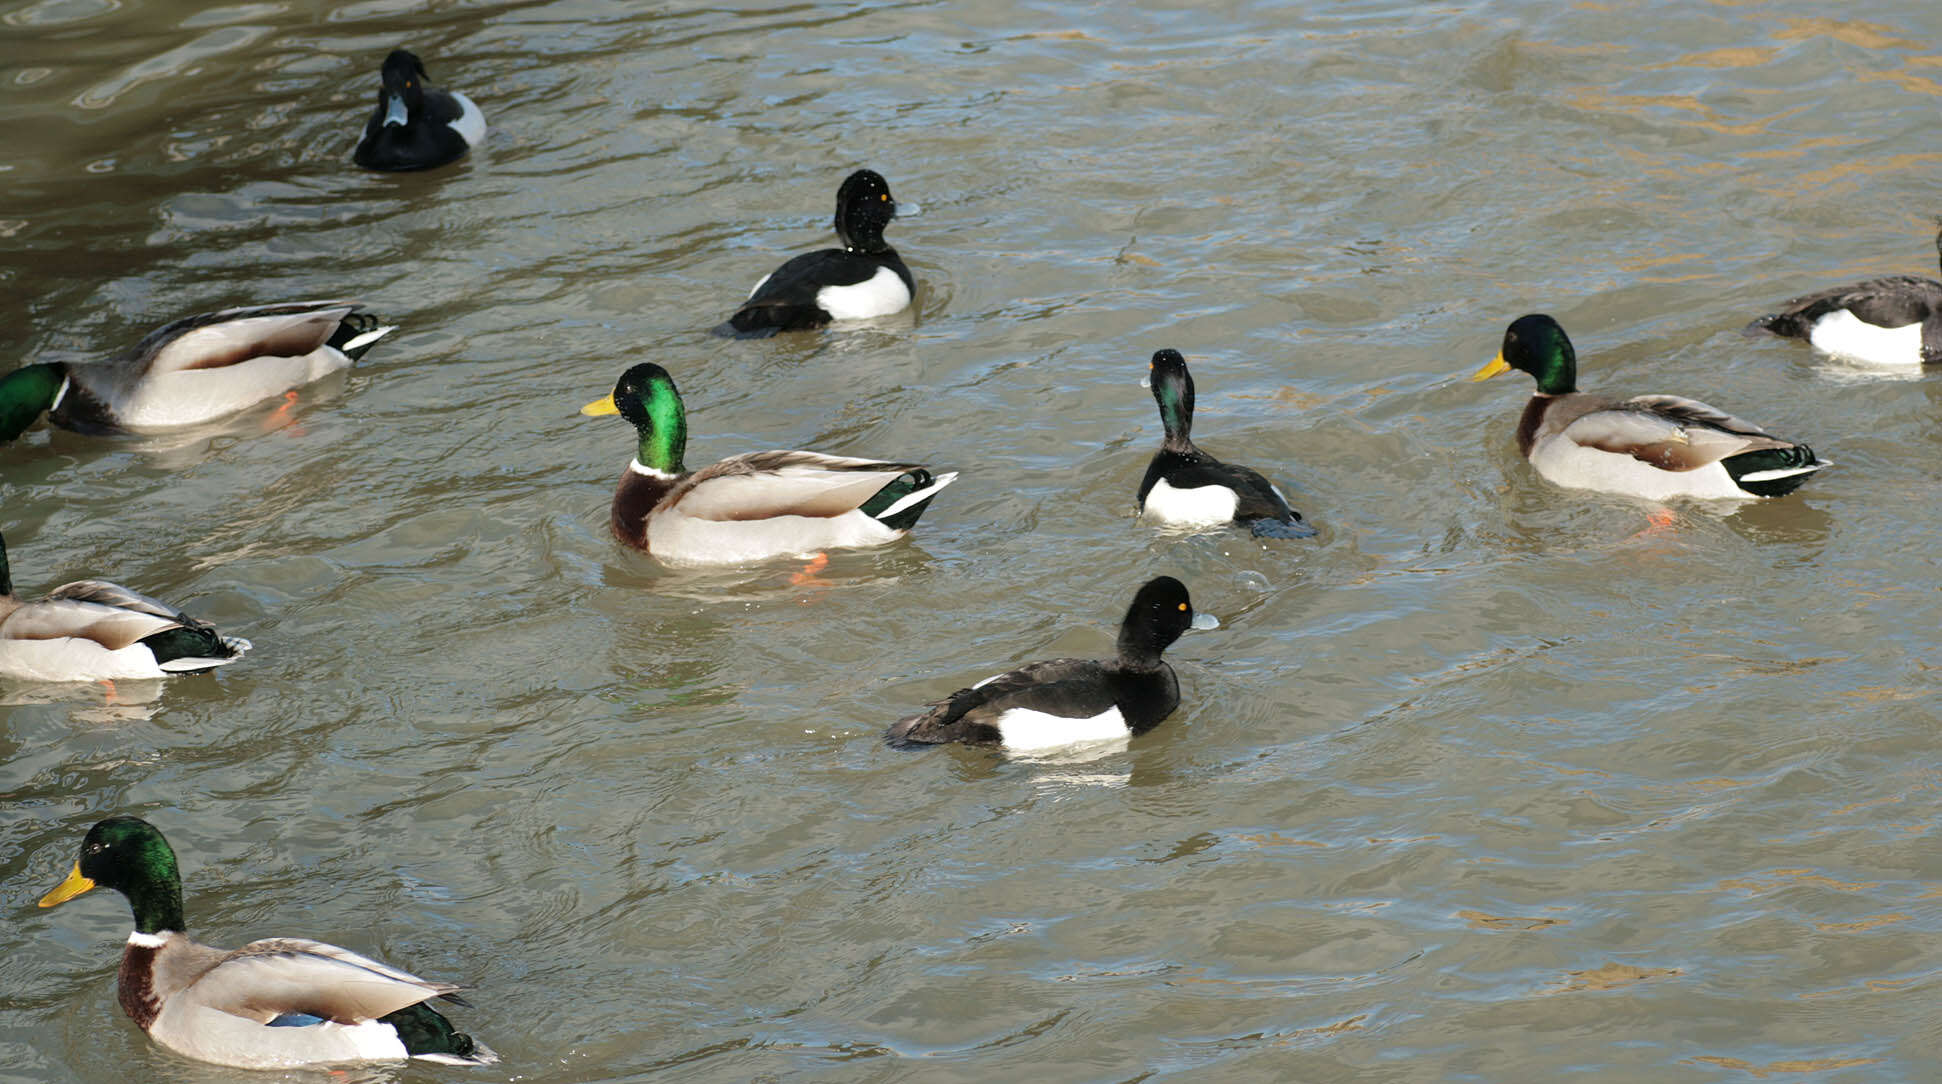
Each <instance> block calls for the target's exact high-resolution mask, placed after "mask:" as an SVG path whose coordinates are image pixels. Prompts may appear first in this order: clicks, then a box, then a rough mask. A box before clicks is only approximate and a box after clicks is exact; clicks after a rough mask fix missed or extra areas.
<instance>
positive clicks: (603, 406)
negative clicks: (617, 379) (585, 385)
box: [580, 395, 620, 418]
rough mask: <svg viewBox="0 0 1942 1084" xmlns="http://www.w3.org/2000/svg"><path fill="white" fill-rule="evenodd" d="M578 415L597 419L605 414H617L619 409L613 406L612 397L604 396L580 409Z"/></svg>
mask: <svg viewBox="0 0 1942 1084" xmlns="http://www.w3.org/2000/svg"><path fill="white" fill-rule="evenodd" d="M580 413H582V414H585V415H586V416H587V417H589V418H598V417H601V416H602V415H606V414H618V413H620V408H619V407H617V406H615V405H614V397H613V396H612V395H606V396H602V397H601V398H599V399H595V400H594V401H593V402H591V403H588V404H587V405H586V406H583V407H581V408H580Z"/></svg>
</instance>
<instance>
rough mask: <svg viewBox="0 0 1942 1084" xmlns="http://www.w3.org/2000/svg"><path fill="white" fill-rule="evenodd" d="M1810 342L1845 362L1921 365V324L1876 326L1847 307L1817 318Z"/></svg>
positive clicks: (1881, 364) (1884, 366)
mask: <svg viewBox="0 0 1942 1084" xmlns="http://www.w3.org/2000/svg"><path fill="white" fill-rule="evenodd" d="M1807 341H1808V342H1811V343H1813V344H1814V346H1815V347H1816V348H1818V349H1820V350H1822V351H1824V352H1826V353H1829V354H1832V355H1834V356H1835V357H1837V358H1841V359H1842V360H1844V361H1851V362H1855V363H1857V364H1860V365H1878V366H1881V367H1883V368H1902V367H1905V366H1917V365H1920V364H1922V325H1921V324H1907V325H1905V326H1902V327H1877V326H1875V325H1874V324H1871V323H1868V322H1867V321H1866V320H1863V319H1861V318H1860V317H1859V316H1856V315H1855V314H1853V313H1851V312H1849V311H1848V310H1846V309H1835V310H1834V311H1833V312H1830V313H1828V314H1827V315H1826V316H1823V317H1821V318H1820V319H1819V320H1816V321H1814V327H1813V330H1811V331H1809V332H1808V333H1807Z"/></svg>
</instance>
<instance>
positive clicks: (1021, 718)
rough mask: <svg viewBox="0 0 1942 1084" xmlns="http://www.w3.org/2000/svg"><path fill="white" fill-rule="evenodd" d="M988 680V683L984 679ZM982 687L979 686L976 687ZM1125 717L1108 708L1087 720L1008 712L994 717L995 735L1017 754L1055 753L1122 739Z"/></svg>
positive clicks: (1028, 711)
mask: <svg viewBox="0 0 1942 1084" xmlns="http://www.w3.org/2000/svg"><path fill="white" fill-rule="evenodd" d="M986 680H989V679H986ZM980 684H982V683H980ZM1131 733H1132V732H1131V731H1130V730H1128V729H1127V726H1126V717H1125V716H1123V715H1121V714H1120V713H1119V708H1117V707H1111V708H1107V709H1106V710H1105V711H1102V712H1100V713H1099V714H1097V715H1094V716H1092V717H1091V718H1087V719H1068V718H1066V717H1065V716H1063V715H1049V714H1047V713H1045V712H1042V711H1032V710H1031V709H1029V708H1012V709H1010V710H1009V711H1006V712H1005V713H1004V714H1002V715H1000V716H998V735H999V738H1000V739H1001V740H1002V741H1003V742H1004V745H1005V748H1007V749H1017V750H1021V751H1031V750H1037V749H1055V748H1057V747H1059V746H1061V745H1079V744H1082V743H1085V742H1096V741H1111V740H1114V739H1117V738H1125V737H1127V736H1128V735H1130V734H1131Z"/></svg>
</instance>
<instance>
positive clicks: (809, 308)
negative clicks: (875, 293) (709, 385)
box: [715, 248, 914, 338]
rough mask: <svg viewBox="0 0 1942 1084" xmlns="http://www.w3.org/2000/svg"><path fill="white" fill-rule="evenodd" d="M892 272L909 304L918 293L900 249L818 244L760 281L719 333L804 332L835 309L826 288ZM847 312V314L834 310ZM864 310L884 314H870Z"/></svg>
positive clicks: (824, 320)
mask: <svg viewBox="0 0 1942 1084" xmlns="http://www.w3.org/2000/svg"><path fill="white" fill-rule="evenodd" d="M886 270H887V271H889V272H890V273H891V274H893V275H894V276H895V277H896V278H897V279H899V280H900V281H901V283H902V285H903V287H904V303H905V304H908V303H909V299H910V296H911V294H912V292H913V289H914V287H913V282H912V279H911V277H910V271H909V269H908V268H906V267H905V266H904V262H903V260H902V259H901V258H899V257H898V255H897V253H896V252H895V250H893V249H890V248H885V249H884V250H883V251H882V252H879V253H861V252H852V251H850V250H848V249H842V248H825V249H818V250H817V251H815V252H805V253H803V254H802V255H800V256H795V257H792V258H790V259H789V260H788V261H787V262H786V263H784V264H783V265H782V266H781V267H778V268H776V269H775V271H774V272H772V273H771V274H770V275H769V276H768V277H767V278H765V279H763V280H762V281H761V282H758V283H756V284H755V289H754V290H753V291H751V292H750V293H749V297H748V300H747V301H744V302H742V307H741V308H740V309H737V310H736V312H735V315H733V316H731V317H729V318H728V320H727V321H726V322H724V323H722V324H720V325H719V326H717V327H716V328H715V332H716V334H718V335H725V336H740V337H748V338H759V337H761V336H764V335H773V334H775V333H776V332H778V331H802V330H806V329H808V328H817V327H822V326H823V325H825V324H827V323H829V322H830V320H831V318H832V315H833V314H832V313H830V312H829V311H828V310H826V309H825V308H824V306H823V299H822V297H821V294H822V292H823V291H824V290H825V289H828V288H831V287H836V288H843V287H857V286H861V285H863V284H864V283H867V282H870V281H872V280H873V279H875V278H876V277H877V276H878V274H879V273H880V272H883V271H886ZM835 315H848V314H835ZM865 315H880V314H879V313H867V314H865Z"/></svg>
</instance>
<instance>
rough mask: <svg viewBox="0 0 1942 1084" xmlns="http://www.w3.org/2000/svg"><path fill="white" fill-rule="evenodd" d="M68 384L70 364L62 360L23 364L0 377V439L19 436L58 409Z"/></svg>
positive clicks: (12, 438)
mask: <svg viewBox="0 0 1942 1084" xmlns="http://www.w3.org/2000/svg"><path fill="white" fill-rule="evenodd" d="M66 385H67V366H65V365H63V364H61V363H60V362H58V361H50V362H43V363H42V364H39V365H23V366H21V367H20V368H18V369H15V370H14V371H13V372H11V373H8V374H7V375H6V376H4V377H0V441H9V440H14V439H16V438H17V437H19V436H20V434H22V433H24V432H26V431H27V427H28V426H30V425H32V424H34V422H35V421H36V420H37V419H39V417H40V416H41V415H42V414H45V413H47V412H48V411H49V410H52V409H54V403H55V401H56V400H58V399H59V398H60V396H61V389H62V388H63V387H66Z"/></svg>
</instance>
